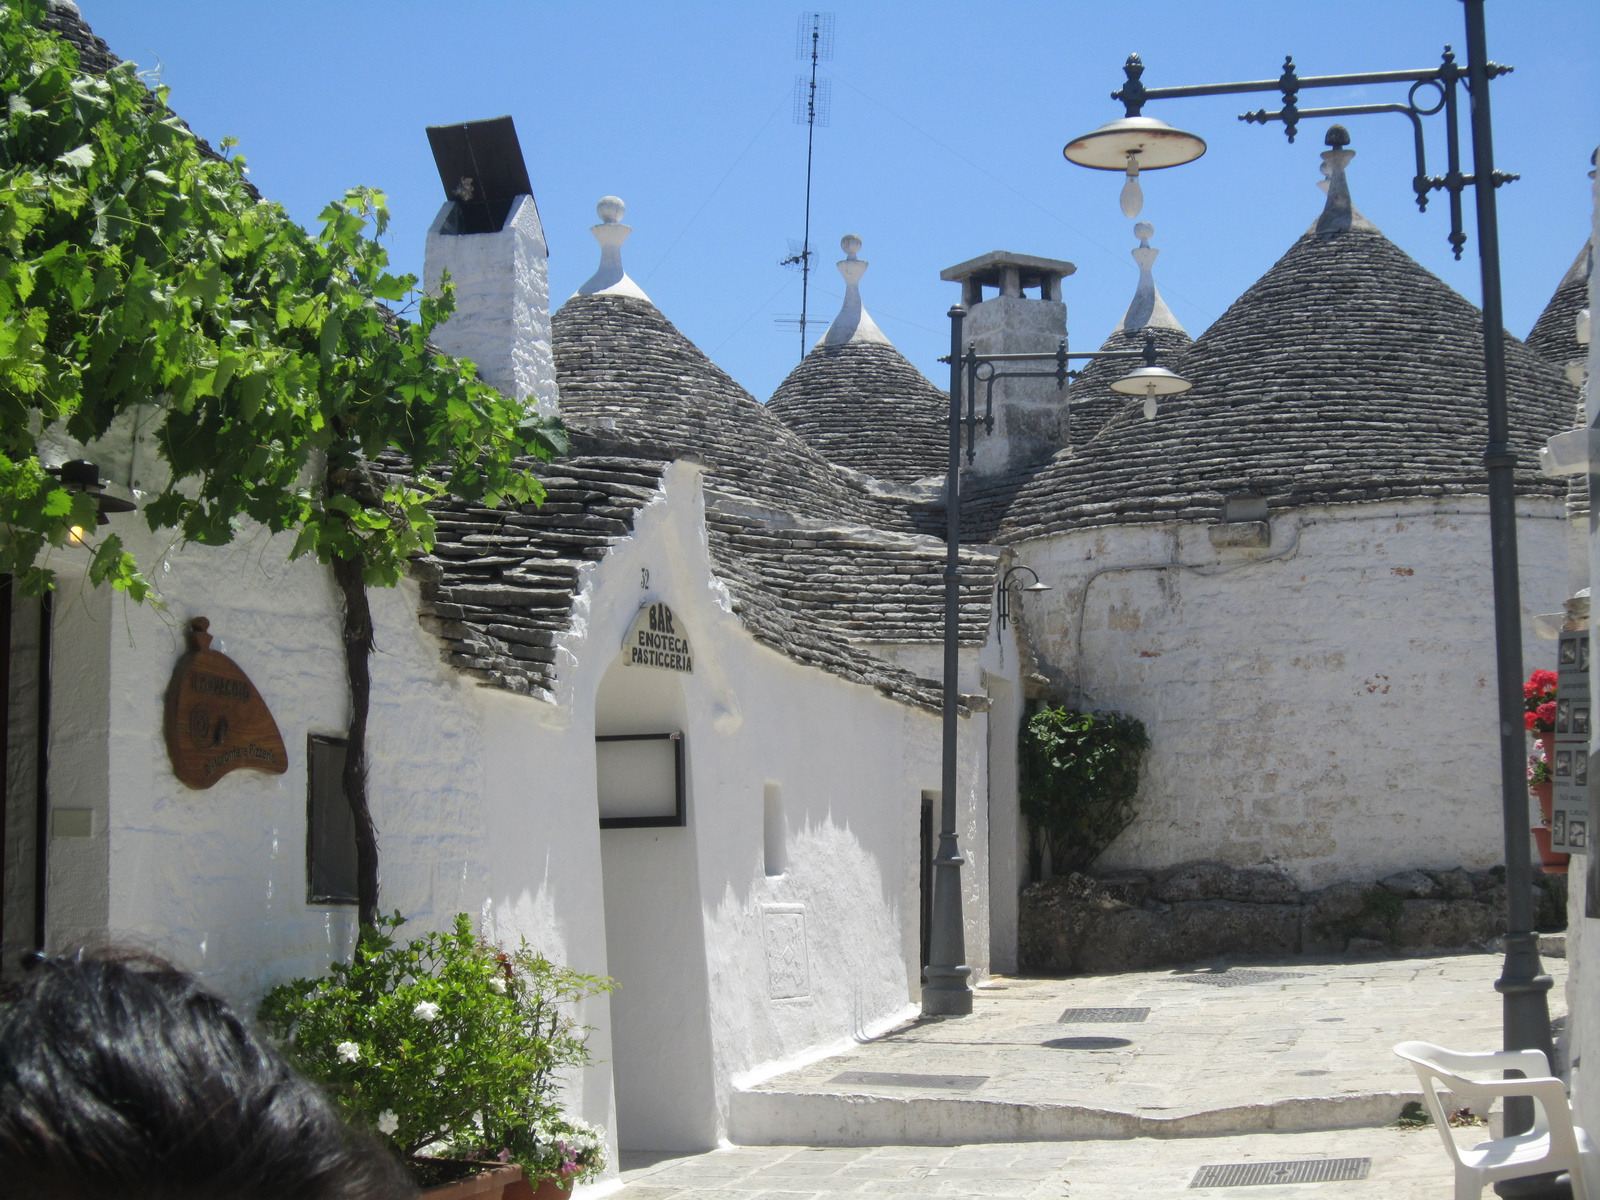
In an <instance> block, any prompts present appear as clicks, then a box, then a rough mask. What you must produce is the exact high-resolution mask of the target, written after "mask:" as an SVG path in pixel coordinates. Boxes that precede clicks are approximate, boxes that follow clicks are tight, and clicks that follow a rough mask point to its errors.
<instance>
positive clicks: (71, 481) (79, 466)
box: [45, 458, 135, 542]
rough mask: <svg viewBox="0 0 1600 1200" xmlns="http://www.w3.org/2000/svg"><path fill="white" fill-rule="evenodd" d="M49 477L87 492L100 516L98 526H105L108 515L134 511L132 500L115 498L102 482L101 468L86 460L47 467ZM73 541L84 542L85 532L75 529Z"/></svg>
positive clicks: (96, 519)
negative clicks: (52, 476) (51, 476)
mask: <svg viewBox="0 0 1600 1200" xmlns="http://www.w3.org/2000/svg"><path fill="white" fill-rule="evenodd" d="M45 473H46V474H47V475H54V476H55V477H56V478H57V479H59V480H60V481H61V486H62V487H65V488H69V489H71V490H72V491H75V492H87V493H88V494H89V495H91V496H93V497H94V504H95V508H96V509H97V510H98V511H99V516H98V517H96V518H95V524H96V525H105V524H108V523H109V522H108V521H107V520H106V514H107V513H125V512H132V511H133V510H134V507H135V506H134V503H133V501H132V500H124V499H123V498H122V497H121V496H113V495H112V494H111V493H110V492H108V491H106V485H105V484H103V483H101V482H100V468H99V467H97V466H95V465H94V463H92V462H88V461H87V460H85V459H81V458H75V459H73V460H72V461H70V462H64V463H62V464H61V465H60V466H59V467H46V468H45ZM73 540H74V541H79V542H81V541H82V540H83V530H81V529H77V528H76V527H74V530H73Z"/></svg>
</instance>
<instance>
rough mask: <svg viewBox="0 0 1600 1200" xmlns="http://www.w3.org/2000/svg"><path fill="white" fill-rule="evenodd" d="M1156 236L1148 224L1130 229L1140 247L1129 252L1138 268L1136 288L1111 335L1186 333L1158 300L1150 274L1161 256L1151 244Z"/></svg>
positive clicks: (1151, 226) (1165, 303) (1140, 224)
mask: <svg viewBox="0 0 1600 1200" xmlns="http://www.w3.org/2000/svg"><path fill="white" fill-rule="evenodd" d="M1155 233H1156V227H1155V226H1154V225H1152V224H1150V222H1149V221H1140V222H1139V223H1138V224H1137V225H1135V226H1134V227H1133V236H1134V237H1136V238H1138V239H1139V245H1138V246H1137V247H1136V248H1135V249H1134V250H1133V252H1132V253H1133V261H1134V262H1136V263H1138V264H1139V286H1138V287H1137V288H1135V289H1134V292H1133V303H1132V304H1130V305H1128V311H1127V312H1125V313H1124V314H1123V315H1122V320H1121V321H1119V322H1118V323H1117V327H1116V329H1114V330H1113V331H1112V332H1113V333H1124V332H1126V333H1135V332H1137V331H1138V330H1141V329H1176V330H1177V331H1178V332H1179V333H1182V334H1185V335H1187V333H1188V330H1186V329H1185V328H1184V327H1183V326H1182V325H1181V324H1179V322H1178V318H1177V317H1175V316H1173V315H1172V310H1171V309H1170V308H1168V307H1167V302H1166V301H1165V300H1163V299H1162V298H1161V292H1160V291H1159V290H1157V288H1156V279H1155V276H1154V275H1153V274H1151V270H1150V269H1151V268H1152V267H1154V266H1155V263H1156V256H1157V255H1159V254H1160V253H1161V251H1159V250H1157V249H1156V248H1155V247H1154V246H1152V245H1151V244H1150V239H1151V238H1153V237H1154V236H1155Z"/></svg>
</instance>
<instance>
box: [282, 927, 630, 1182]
mask: <svg viewBox="0 0 1600 1200" xmlns="http://www.w3.org/2000/svg"><path fill="white" fill-rule="evenodd" d="M401 924H402V921H401V918H400V915H399V914H398V913H396V914H395V915H394V916H392V917H380V918H379V920H378V927H377V928H376V929H367V930H365V931H364V934H363V936H362V938H361V941H360V942H359V944H358V947H357V951H356V954H355V956H354V958H353V960H352V961H351V962H349V963H334V964H333V965H332V966H331V967H330V968H329V969H328V973H327V974H326V975H324V976H322V977H320V978H317V979H296V980H293V981H291V982H289V983H285V984H282V985H280V986H278V987H276V988H273V989H272V991H270V992H268V993H267V995H266V997H265V998H264V999H263V1000H262V1002H261V1008H260V1014H259V1015H260V1018H261V1022H262V1024H263V1025H264V1026H265V1027H266V1029H267V1031H268V1032H269V1033H270V1034H272V1035H273V1036H274V1037H275V1038H276V1039H277V1040H278V1041H279V1042H280V1043H281V1044H282V1045H283V1046H284V1048H285V1050H286V1052H287V1053H288V1055H289V1057H290V1058H291V1059H292V1060H293V1062H294V1063H295V1065H296V1066H297V1067H298V1068H299V1069H300V1070H301V1071H303V1072H304V1073H305V1074H306V1075H307V1076H309V1077H310V1078H312V1079H315V1080H316V1081H317V1082H319V1083H321V1084H322V1085H323V1086H324V1087H325V1088H326V1089H327V1090H328V1092H329V1093H330V1094H331V1095H332V1096H333V1097H334V1099H335V1101H336V1102H337V1103H338V1104H339V1105H340V1106H341V1107H342V1108H343V1109H344V1111H345V1113H346V1115H347V1116H348V1117H349V1119H350V1120H351V1121H353V1122H355V1123H357V1124H360V1125H362V1126H364V1127H366V1128H368V1129H370V1130H371V1131H372V1132H373V1133H374V1134H375V1135H376V1136H377V1137H378V1138H380V1139H381V1140H382V1141H384V1142H386V1143H387V1144H388V1145H389V1147H390V1148H391V1149H392V1150H393V1151H394V1152H395V1154H396V1155H398V1156H399V1158H400V1159H401V1160H402V1161H403V1162H405V1163H406V1165H407V1166H408V1167H409V1168H410V1170H411V1172H412V1175H413V1177H414V1178H415V1179H416V1180H417V1183H418V1185H419V1186H420V1187H422V1188H424V1189H426V1194H427V1195H429V1196H430V1197H432V1198H433V1200H467V1198H468V1197H474V1198H476V1197H484V1198H485V1200H500V1198H501V1197H504V1200H531V1198H532V1197H534V1196H536V1195H537V1196H541V1197H543V1196H564V1195H565V1194H566V1189H567V1188H568V1187H570V1185H571V1184H572V1183H573V1182H576V1181H582V1180H586V1179H590V1178H593V1177H594V1176H596V1175H598V1174H599V1173H600V1171H601V1170H603V1169H604V1167H605V1150H604V1141H603V1137H602V1134H601V1132H600V1131H599V1130H598V1129H595V1128H593V1127H590V1126H587V1125H585V1124H584V1123H583V1122H581V1121H576V1120H573V1119H571V1118H569V1117H566V1116H565V1115H564V1114H563V1113H562V1111H561V1106H560V1103H559V1099H558V1095H557V1093H558V1090H559V1085H560V1078H561V1077H562V1076H563V1075H565V1074H566V1073H568V1072H570V1071H571V1070H573V1069H575V1068H578V1067H582V1066H584V1065H586V1064H587V1063H588V1061H589V1054H588V1049H587V1047H586V1045H585V1043H584V1038H585V1036H586V1034H587V1033H588V1030H587V1029H584V1028H582V1027H580V1026H578V1025H577V1023H576V1022H575V1021H574V1020H573V1018H572V1017H571V1015H570V1011H569V1010H570V1008H571V1006H572V1005H573V1004H574V1003H575V1002H577V1001H579V1000H581V999H583V998H584V997H586V996H592V995H594V994H596V993H598V992H603V991H606V990H609V988H610V986H611V983H610V981H609V980H606V979H599V978H596V977H594V976H591V975H580V974H578V973H577V972H576V971H572V970H569V969H567V968H565V967H561V966H557V965H556V964H554V963H552V962H550V961H549V960H548V959H546V958H544V957H543V956H542V955H538V954H535V953H533V952H532V951H531V950H529V949H528V946H527V944H526V943H525V942H524V943H523V944H522V946H521V947H520V948H519V949H517V950H507V949H505V948H503V947H500V946H496V945H494V944H492V943H490V942H488V941H487V940H485V939H484V938H482V937H480V936H479V935H478V934H477V933H475V932H474V930H473V927H472V919H471V917H469V916H468V915H467V914H465V913H462V914H460V915H459V916H457V917H456V919H455V924H454V927H453V929H452V930H451V931H449V932H446V933H430V934H424V935H423V936H422V937H419V938H416V939H414V940H412V941H410V942H406V943H401V942H400V941H398V940H397V939H396V938H395V937H394V936H393V934H394V932H395V931H396V930H397V929H398V928H399V927H400V925H401ZM546 1185H548V1187H547V1186H546ZM535 1186H537V1187H538V1188H539V1191H538V1192H535V1191H534V1187H535Z"/></svg>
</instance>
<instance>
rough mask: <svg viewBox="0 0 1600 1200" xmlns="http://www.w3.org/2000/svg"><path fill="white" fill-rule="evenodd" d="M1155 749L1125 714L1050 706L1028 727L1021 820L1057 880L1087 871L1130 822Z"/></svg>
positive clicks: (1021, 755) (1022, 752)
mask: <svg viewBox="0 0 1600 1200" xmlns="http://www.w3.org/2000/svg"><path fill="white" fill-rule="evenodd" d="M1149 746H1150V738H1149V737H1148V735H1146V733H1145V730H1144V723H1143V722H1141V721H1137V720H1135V719H1134V718H1133V717H1130V716H1126V715H1125V714H1123V713H1114V712H1092V713H1085V712H1077V711H1075V710H1072V709H1068V708H1047V709H1043V710H1041V711H1040V712H1038V713H1035V714H1034V715H1033V716H1032V717H1030V718H1029V719H1028V720H1027V721H1026V722H1025V723H1024V724H1023V726H1022V734H1021V738H1020V742H1019V745H1018V753H1017V757H1018V767H1019V774H1020V778H1019V780H1018V792H1019V797H1020V800H1021V805H1022V815H1023V816H1024V817H1025V818H1026V819H1027V821H1028V824H1029V825H1030V826H1031V827H1032V828H1033V830H1034V835H1035V841H1036V843H1039V842H1042V844H1043V846H1044V848H1046V849H1048V850H1049V852H1050V867H1051V870H1052V871H1053V872H1054V873H1055V874H1058V875H1065V874H1066V873H1067V872H1069V871H1082V870H1084V869H1086V868H1087V867H1088V866H1089V864H1091V863H1092V862H1094V860H1095V859H1097V858H1099V857H1100V855H1101V853H1102V852H1103V851H1104V850H1105V848H1106V847H1107V846H1109V845H1110V844H1111V843H1112V842H1113V841H1115V840H1116V838H1117V835H1118V834H1120V833H1121V832H1122V831H1123V830H1124V829H1126V828H1127V827H1128V826H1129V824H1131V823H1132V821H1133V818H1134V811H1133V798H1134V795H1135V794H1136V793H1137V792H1138V790H1139V765H1140V763H1141V762H1142V760H1143V758H1144V753H1145V751H1146V750H1147V749H1149ZM1038 874H1039V872H1038V869H1037V866H1035V870H1034V875H1035V877H1036V878H1037V876H1038Z"/></svg>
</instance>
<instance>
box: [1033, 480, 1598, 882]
mask: <svg viewBox="0 0 1600 1200" xmlns="http://www.w3.org/2000/svg"><path fill="white" fill-rule="evenodd" d="M1519 513H1520V514H1521V515H1520V519H1519V523H1518V536H1519V539H1520V554H1521V563H1522V600H1523V609H1524V614H1525V618H1526V619H1525V622H1524V628H1525V632H1524V637H1525V640H1526V642H1527V653H1528V655H1529V661H1530V662H1532V661H1537V659H1536V656H1537V655H1538V653H1539V652H1540V650H1539V648H1540V647H1544V646H1548V643H1541V642H1538V641H1536V640H1535V638H1534V634H1533V630H1532V627H1531V615H1532V614H1535V613H1541V612H1551V611H1555V610H1557V609H1559V607H1560V603H1561V600H1562V599H1563V596H1564V592H1565V587H1564V585H1565V580H1566V563H1565V539H1566V530H1565V514H1564V511H1563V505H1562V504H1561V503H1560V502H1553V501H1550V502H1545V501H1541V502H1527V501H1525V502H1522V503H1521V504H1520V505H1519ZM1206 528H1207V527H1206V526H1204V525H1191V524H1171V525H1150V526H1130V527H1123V528H1116V529H1101V530H1091V531H1084V532H1079V533H1073V534H1066V535H1061V536H1057V537H1052V538H1043V539H1039V540H1037V541H1033V542H1029V543H1027V544H1025V545H1022V546H1019V547H1018V548H1017V554H1018V558H1019V560H1020V561H1024V562H1027V563H1028V564H1029V565H1030V566H1032V567H1034V568H1035V569H1036V570H1037V571H1038V572H1039V574H1040V576H1041V577H1043V579H1044V580H1045V581H1046V582H1047V583H1050V584H1051V585H1052V586H1053V587H1054V588H1055V589H1056V590H1055V591H1053V592H1051V593H1048V594H1046V595H1044V596H1041V597H1039V598H1038V599H1036V600H1033V601H1032V602H1031V603H1030V606H1029V609H1028V622H1029V624H1028V628H1029V633H1030V636H1031V637H1032V639H1033V642H1034V644H1035V646H1036V648H1037V649H1038V652H1039V655H1040V658H1041V659H1042V660H1044V661H1045V662H1046V663H1048V664H1049V665H1050V667H1051V668H1053V670H1054V671H1055V672H1057V673H1059V675H1060V676H1063V677H1065V678H1066V679H1067V680H1069V681H1071V680H1078V681H1081V686H1082V688H1083V704H1084V706H1085V707H1092V708H1108V709H1118V710H1121V711H1124V712H1127V713H1130V714H1132V715H1133V716H1136V717H1138V718H1139V719H1140V720H1142V721H1144V723H1145V725H1146V727H1147V729H1148V731H1149V734H1150V739H1151V750H1150V753H1149V756H1148V757H1147V759H1146V765H1145V779H1144V782H1143V784H1142V786H1141V788H1140V795H1139V798H1138V801H1137V804H1138V809H1139V816H1138V818H1137V820H1136V822H1135V823H1134V825H1133V826H1132V827H1130V828H1129V829H1128V830H1127V832H1125V833H1124V834H1123V835H1122V837H1121V838H1119V839H1118V840H1117V842H1116V843H1115V844H1114V845H1113V846H1112V847H1111V849H1110V850H1109V851H1108V852H1107V853H1106V855H1105V856H1104V857H1103V858H1102V859H1101V861H1100V863H1099V864H1098V865H1099V867H1100V868H1103V869H1116V868H1121V867H1143V868H1157V867H1162V866H1167V865H1171V864H1174V863H1178V862H1184V861H1190V860H1194V859H1219V860H1221V861H1224V862H1229V863H1234V864H1237V865H1241V866H1248V865H1256V864H1263V863H1270V864H1274V865H1277V866H1281V867H1283V868H1285V869H1287V870H1288V871H1289V872H1290V873H1291V874H1293V875H1294V876H1295V878H1296V879H1297V880H1298V881H1299V883H1300V884H1301V886H1303V887H1321V886H1325V885H1327V884H1329V883H1333V882H1335V881H1338V880H1344V879H1372V878H1375V877H1380V876H1382V875H1385V874H1388V873H1390V872H1392V871H1394V870H1398V869H1400V868H1403V867H1416V866H1425V867H1452V866H1457V865H1466V866H1468V867H1474V868H1482V867H1487V866H1489V865H1492V864H1494V863H1497V862H1499V861H1501V858H1502V855H1501V852H1500V846H1501V837H1502V835H1501V817H1500V802H1499V783H1498V781H1499V768H1498V765H1497V761H1498V760H1497V755H1498V743H1497V740H1496V735H1495V729H1496V716H1495V699H1494V669H1495V668H1494V632H1493V614H1492V610H1491V599H1490V592H1489V578H1490V570H1489V537H1488V527H1487V517H1486V508H1485V505H1484V503H1483V502H1481V501H1476V500H1465V501H1460V502H1448V503H1445V502H1441V503H1435V502H1432V501H1409V502H1405V503H1399V504H1392V505H1363V506H1342V507H1337V508H1323V509H1312V508H1308V509H1302V510H1297V511H1295V512H1292V513H1282V514H1278V515H1275V516H1274V517H1273V520H1272V544H1271V547H1270V548H1268V549H1262V550H1220V551H1219V550H1216V549H1214V548H1213V547H1212V546H1211V544H1210V541H1209V539H1208V536H1207V532H1206ZM1165 564H1186V565H1188V566H1191V567H1192V568H1193V569H1182V568H1179V567H1173V566H1167V565H1165ZM1086 589H1087V601H1085V590H1086ZM1080 621H1081V629H1080Z"/></svg>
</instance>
